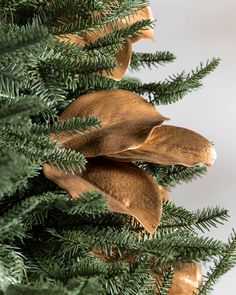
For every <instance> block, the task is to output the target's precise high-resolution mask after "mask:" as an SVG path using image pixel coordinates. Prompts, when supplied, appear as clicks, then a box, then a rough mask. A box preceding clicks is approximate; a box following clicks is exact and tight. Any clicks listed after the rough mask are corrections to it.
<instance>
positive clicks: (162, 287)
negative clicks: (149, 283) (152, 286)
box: [157, 266, 175, 295]
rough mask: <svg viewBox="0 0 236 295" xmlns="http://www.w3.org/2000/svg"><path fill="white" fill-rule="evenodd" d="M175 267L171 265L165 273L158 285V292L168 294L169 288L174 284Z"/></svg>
mask: <svg viewBox="0 0 236 295" xmlns="http://www.w3.org/2000/svg"><path fill="white" fill-rule="evenodd" d="M174 271H175V270H174V268H173V267H172V266H171V267H169V269H168V270H167V271H166V272H165V273H164V276H163V278H162V280H161V282H160V283H159V282H158V284H157V287H158V294H159V295H168V294H169V290H170V288H171V285H172V280H173V277H174Z"/></svg>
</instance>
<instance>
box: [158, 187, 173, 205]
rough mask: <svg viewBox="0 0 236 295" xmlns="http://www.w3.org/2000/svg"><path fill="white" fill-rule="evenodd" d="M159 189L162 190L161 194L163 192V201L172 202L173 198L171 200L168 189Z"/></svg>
mask: <svg viewBox="0 0 236 295" xmlns="http://www.w3.org/2000/svg"><path fill="white" fill-rule="evenodd" d="M159 189H160V192H161V196H162V200H164V201H168V202H170V201H171V198H170V193H169V191H168V190H166V189H164V188H163V187H161V186H159Z"/></svg>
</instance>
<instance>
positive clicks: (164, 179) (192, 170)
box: [141, 163, 207, 188]
mask: <svg viewBox="0 0 236 295" xmlns="http://www.w3.org/2000/svg"><path fill="white" fill-rule="evenodd" d="M141 167H143V168H144V169H145V170H147V171H148V172H149V173H150V174H151V175H152V176H153V177H154V178H155V179H156V180H157V182H158V183H159V184H160V185H161V186H163V187H165V188H171V187H174V186H176V185H177V184H181V183H182V182H187V183H188V182H191V181H192V180H194V179H196V178H197V177H202V176H203V175H204V174H205V173H206V172H207V166H205V165H197V166H194V167H185V166H182V165H172V166H163V165H157V164H149V163H148V164H141Z"/></svg>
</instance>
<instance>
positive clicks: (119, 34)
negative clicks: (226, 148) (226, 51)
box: [0, 0, 235, 295]
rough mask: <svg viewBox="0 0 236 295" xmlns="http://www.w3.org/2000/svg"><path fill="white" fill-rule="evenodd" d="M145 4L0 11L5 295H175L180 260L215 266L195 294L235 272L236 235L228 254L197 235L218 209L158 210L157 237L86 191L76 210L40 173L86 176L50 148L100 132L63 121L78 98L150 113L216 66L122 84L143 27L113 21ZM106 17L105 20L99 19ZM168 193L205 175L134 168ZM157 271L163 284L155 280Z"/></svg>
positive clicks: (4, 7)
mask: <svg viewBox="0 0 236 295" xmlns="http://www.w3.org/2000/svg"><path fill="white" fill-rule="evenodd" d="M147 5H148V1H145V0H120V1H108V0H84V1H79V0H57V1H55V0H50V1H46V0H28V1H26V0H3V1H0V13H1V17H0V28H1V33H0V57H1V59H0V155H1V158H0V294H4V295H5V294H6V295H21V294H22V295H27V294H29V295H31V294H33V295H37V294H40V295H42V294H47V295H51V294H52V295H54V294H55V295H56V294H57V295H59V294H60V295H89V294H111V295H115V294H122V295H136V294H139V295H146V294H148V295H151V294H155V293H154V288H157V289H158V290H159V293H158V294H162V295H164V294H168V290H169V288H170V285H171V279H172V277H173V273H174V267H175V264H176V263H177V262H188V261H195V262H208V261H212V260H214V261H215V266H214V267H213V268H212V269H211V270H210V272H209V273H208V274H207V278H206V282H205V284H204V286H203V287H202V288H201V289H200V291H199V294H202V295H203V294H204V295H205V294H209V292H210V291H211V290H212V285H213V284H214V283H215V282H216V281H217V280H218V279H219V278H220V276H221V275H222V274H224V273H225V272H226V271H227V270H229V269H230V268H231V267H232V266H233V265H234V264H235V233H234V234H233V235H232V237H231V239H230V241H229V243H228V244H225V243H223V242H221V241H218V240H215V239H212V238H209V237H206V236H200V235H199V234H198V229H200V230H202V231H205V230H210V228H211V227H215V226H217V225H218V224H221V223H223V222H224V221H226V220H227V218H228V212H227V210H225V209H223V208H218V207H216V208H206V209H202V210H198V211H196V212H190V211H188V210H186V209H184V208H182V207H181V206H177V205H174V204H173V203H167V202H165V203H163V215H162V220H161V224H160V226H159V229H158V230H157V232H156V233H155V234H154V235H152V236H151V235H150V234H148V233H147V232H145V231H144V229H143V228H142V226H141V225H140V224H139V223H138V222H137V221H134V220H133V218H131V217H129V216H127V215H123V214H118V213H112V212H110V211H109V210H108V209H107V205H106V201H105V199H104V197H103V196H102V195H99V194H97V193H95V192H89V193H87V194H85V195H84V196H82V197H81V199H80V200H79V201H78V200H74V199H71V197H70V196H69V195H68V194H67V193H65V192H64V191H62V190H61V189H60V188H59V187H57V186H56V185H55V184H53V183H52V182H50V181H49V180H47V179H46V178H45V177H44V175H43V173H42V165H43V164H44V163H45V162H47V163H49V164H52V165H54V166H57V167H58V168H59V169H63V170H65V171H70V172H75V171H77V170H78V169H83V168H84V166H85V164H86V160H85V158H84V156H83V155H82V154H80V153H78V152H75V151H73V150H66V149H64V148H62V146H60V144H59V143H58V142H53V141H51V140H50V134H51V133H54V134H59V133H61V132H64V133H68V134H75V133H79V134H82V133H84V132H86V131H87V130H90V129H92V128H99V127H100V126H101V123H102V122H100V121H99V120H98V119H97V118H94V117H84V118H77V119H72V120H66V121H63V122H58V121H57V118H58V116H59V114H60V113H61V111H62V110H63V109H64V108H65V107H66V106H67V105H68V104H69V103H70V102H71V101H73V100H74V99H75V98H76V97H77V96H78V95H81V94H85V93H89V92H93V91H98V90H103V89H127V90H130V91H134V92H136V93H139V94H142V95H144V96H146V97H147V99H149V100H150V101H151V102H152V103H153V104H168V103H172V102H176V101H178V100H179V99H181V98H182V97H183V96H184V95H185V94H187V93H188V92H189V91H192V90H195V89H197V88H199V87H200V86H201V85H202V84H201V83H202V82H201V81H202V79H203V78H204V77H205V76H206V75H207V74H209V73H210V72H212V70H214V69H215V67H216V66H217V65H218V63H219V60H218V59H213V60H212V61H210V62H208V63H207V64H206V65H203V64H201V65H200V67H199V68H197V69H196V70H195V71H192V72H191V73H189V74H185V73H181V74H179V75H175V76H173V77H171V78H168V79H167V80H165V81H163V82H153V83H144V84H143V83H141V82H139V81H138V80H135V79H129V78H124V79H123V80H121V81H120V82H117V81H114V80H111V79H109V78H106V77H103V76H101V72H103V71H107V72H111V71H112V70H113V69H114V68H115V66H116V64H117V61H116V58H115V55H116V53H117V52H118V50H120V49H121V48H122V46H123V45H124V44H125V42H126V41H127V40H130V39H132V38H134V37H136V36H137V35H138V34H139V30H140V29H145V28H147V27H149V26H153V22H152V21H150V20H143V21H139V22H136V23H134V24H132V25H131V26H128V27H127V28H121V29H119V27H118V26H117V23H116V21H117V19H122V18H124V17H127V16H128V15H130V14H132V13H133V14H135V13H136V12H137V11H138V10H139V9H140V8H143V7H146V6H147ZM98 15H99V17H98ZM111 21H113V22H114V27H115V28H116V30H114V31H113V32H112V33H110V34H108V35H106V36H103V37H101V38H100V39H98V40H96V41H95V42H91V43H90V44H87V45H86V46H84V47H83V46H79V45H78V46H75V45H72V44H70V43H68V42H66V41H64V42H59V40H58V38H54V35H59V34H65V33H77V32H84V33H92V32H94V31H95V30H102V29H104V25H105V24H106V23H109V22H111ZM173 60H174V56H173V54H171V53H169V52H156V53H133V55H132V61H131V65H130V66H131V68H132V69H134V70H139V69H141V68H142V67H146V66H147V67H152V66H157V65H161V64H165V63H167V62H171V61H173ZM137 165H139V166H140V167H142V168H143V169H145V170H146V171H147V172H148V173H150V174H151V175H152V176H154V178H155V179H156V180H157V182H158V183H159V184H160V185H161V186H163V187H165V188H167V189H170V188H172V187H173V186H175V185H176V184H179V183H182V182H187V181H191V180H193V179H194V178H195V177H198V176H202V175H203V174H204V173H205V172H206V167H205V166H202V165H199V166H195V167H192V168H187V167H183V166H181V165H174V166H162V165H154V164H147V163H145V164H140V163H139V164H137ZM156 268H158V270H159V271H160V272H161V273H163V270H164V276H162V277H161V281H160V280H156V278H155V277H154V276H153V275H152V274H153V271H154V270H155V269H156Z"/></svg>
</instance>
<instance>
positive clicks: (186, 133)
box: [107, 125, 216, 166]
mask: <svg viewBox="0 0 236 295" xmlns="http://www.w3.org/2000/svg"><path fill="white" fill-rule="evenodd" d="M107 158H110V159H113V160H117V161H125V162H126V161H127V162H132V161H143V162H152V163H158V164H162V165H173V164H182V165H184V166H194V165H197V164H200V163H203V164H206V165H208V166H211V165H212V164H213V163H214V161H215V159H216V151H215V149H214V146H213V145H212V143H211V142H209V141H208V140H207V139H206V138H204V137H203V136H201V135H200V134H198V133H196V132H194V131H191V130H188V129H185V128H181V127H175V126H167V125H165V126H161V127H157V128H155V129H153V131H152V133H151V134H150V136H149V137H148V138H147V140H146V142H145V143H144V144H143V145H142V146H140V147H139V148H136V149H132V150H127V151H124V152H122V153H117V154H112V153H111V155H109V156H107Z"/></svg>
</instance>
